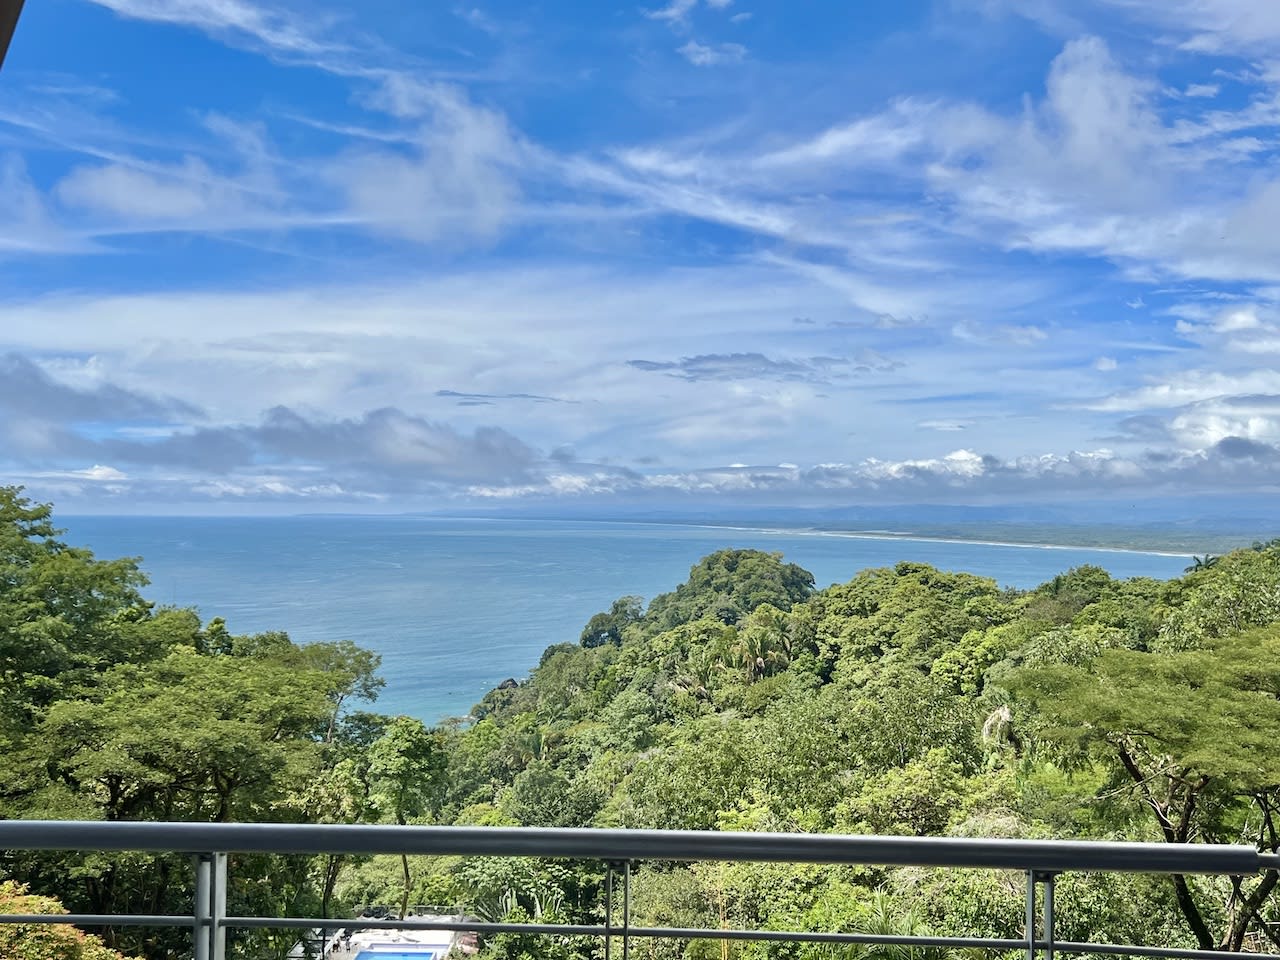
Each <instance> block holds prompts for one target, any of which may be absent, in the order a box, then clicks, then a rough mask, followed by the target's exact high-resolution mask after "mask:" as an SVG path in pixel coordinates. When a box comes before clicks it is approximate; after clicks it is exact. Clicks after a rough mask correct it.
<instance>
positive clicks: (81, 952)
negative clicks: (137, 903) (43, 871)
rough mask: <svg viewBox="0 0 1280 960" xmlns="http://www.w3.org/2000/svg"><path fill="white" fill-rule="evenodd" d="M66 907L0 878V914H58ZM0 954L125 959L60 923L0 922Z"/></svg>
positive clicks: (14, 958) (32, 958) (40, 959)
mask: <svg viewBox="0 0 1280 960" xmlns="http://www.w3.org/2000/svg"><path fill="white" fill-rule="evenodd" d="M66 912H67V910H66V908H65V907H64V906H63V905H62V904H61V903H59V902H58V901H57V900H54V899H53V898H51V897H38V896H34V895H32V894H30V893H28V892H27V889H26V888H25V887H23V886H21V885H20V884H17V883H14V882H13V881H11V880H3V881H0V913H25V914H42V913H47V914H58V913H66ZM0 957H4V958H5V960H127V958H126V957H125V956H124V955H123V954H120V953H118V952H116V951H115V950H112V949H111V948H110V947H108V946H107V945H106V944H104V943H103V942H102V940H101V939H99V938H98V937H95V936H93V935H91V934H87V933H82V932H81V931H79V930H77V929H76V928H75V927H71V926H67V925H66V924H61V923H4V924H0Z"/></svg>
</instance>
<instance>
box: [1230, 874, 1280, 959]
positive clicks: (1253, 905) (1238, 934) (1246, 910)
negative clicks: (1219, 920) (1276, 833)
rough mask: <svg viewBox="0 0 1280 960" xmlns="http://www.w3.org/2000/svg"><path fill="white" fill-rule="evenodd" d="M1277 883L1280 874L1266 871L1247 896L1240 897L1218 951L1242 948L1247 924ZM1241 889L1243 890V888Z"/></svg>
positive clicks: (1247, 927)
mask: <svg viewBox="0 0 1280 960" xmlns="http://www.w3.org/2000/svg"><path fill="white" fill-rule="evenodd" d="M1277 881H1280V873H1277V872H1276V871H1275V870H1268V871H1267V872H1266V874H1264V875H1263V877H1262V879H1261V880H1259V881H1258V884H1257V886H1255V887H1254V888H1253V890H1252V891H1251V892H1250V893H1249V895H1248V896H1247V897H1241V900H1240V909H1239V910H1237V911H1236V912H1235V915H1234V916H1233V917H1232V918H1231V926H1230V928H1229V929H1228V931H1227V935H1226V937H1225V942H1224V943H1223V944H1222V946H1221V947H1219V949H1221V950H1236V951H1238V950H1239V949H1240V948H1241V947H1243V946H1244V935H1245V934H1246V933H1248V932H1249V922H1250V921H1251V920H1252V919H1253V918H1254V917H1255V916H1257V913H1258V908H1259V907H1260V906H1262V901H1264V900H1266V899H1267V897H1268V896H1270V894H1271V891H1272V890H1274V889H1275V886H1276V882H1277ZM1241 889H1242V890H1243V887H1241Z"/></svg>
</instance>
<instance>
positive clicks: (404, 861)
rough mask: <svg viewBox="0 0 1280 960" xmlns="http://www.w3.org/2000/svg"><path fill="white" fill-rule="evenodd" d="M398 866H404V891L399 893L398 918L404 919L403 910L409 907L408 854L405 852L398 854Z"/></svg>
mask: <svg viewBox="0 0 1280 960" xmlns="http://www.w3.org/2000/svg"><path fill="white" fill-rule="evenodd" d="M400 866H401V867H403V868H404V892H403V893H401V895H400V919H401V920H403V919H404V915H405V911H406V910H408V909H409V855H408V854H407V853H402V854H400Z"/></svg>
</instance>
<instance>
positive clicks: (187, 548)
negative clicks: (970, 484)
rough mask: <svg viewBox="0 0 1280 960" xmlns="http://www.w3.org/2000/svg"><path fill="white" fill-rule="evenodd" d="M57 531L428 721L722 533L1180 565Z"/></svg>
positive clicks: (1110, 556)
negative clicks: (375, 669) (328, 663)
mask: <svg viewBox="0 0 1280 960" xmlns="http://www.w3.org/2000/svg"><path fill="white" fill-rule="evenodd" d="M60 523H61V525H62V526H64V527H66V529H67V535H66V538H65V539H66V540H67V541H68V542H70V543H73V544H76V545H80V546H87V547H89V548H90V549H92V550H93V551H94V552H95V553H96V554H98V555H99V556H101V557H119V556H140V557H142V558H143V564H142V566H143V569H144V570H145V571H146V573H147V574H148V575H149V576H150V578H151V586H150V588H149V589H148V591H147V595H148V597H149V598H150V599H152V600H155V601H157V602H159V603H165V604H176V605H180V606H195V607H198V608H199V610H200V612H201V614H202V615H203V616H204V617H206V618H209V617H213V616H221V617H224V618H225V619H226V621H227V623H228V626H229V627H230V629H231V630H232V631H233V632H236V633H250V632H255V631H260V630H286V631H288V633H289V635H290V636H291V637H293V639H294V640H297V641H301V642H308V641H315V640H340V639H349V640H353V641H355V642H356V643H358V644H360V645H361V646H365V647H369V648H371V649H373V650H376V651H378V652H379V653H380V654H381V655H382V674H383V676H384V677H385V678H386V681H387V685H386V689H385V690H384V691H383V694H382V696H381V697H380V699H379V700H378V702H377V704H376V709H378V710H379V711H382V712H386V713H406V714H410V715H412V716H417V717H421V718H422V719H424V720H426V721H427V722H435V721H438V720H440V719H441V718H443V717H447V716H460V715H464V714H466V713H467V711H468V710H469V709H470V708H471V706H472V705H473V704H474V703H475V702H476V701H477V700H478V699H479V698H480V697H481V696H482V695H483V694H484V693H485V691H487V690H489V689H490V688H491V687H493V686H495V685H496V684H498V683H500V682H501V681H502V680H504V679H505V678H507V677H517V678H518V677H523V676H526V675H527V674H528V673H529V671H530V669H531V668H532V667H534V666H535V665H536V664H537V662H538V658H539V656H540V655H541V653H542V651H543V649H544V648H545V647H547V646H548V645H549V644H552V643H561V642H564V641H570V642H576V641H577V639H578V634H579V633H580V631H581V630H582V626H583V624H585V623H586V621H587V620H588V619H589V618H590V617H591V615H592V614H593V613H596V612H597V611H599V610H602V609H605V608H607V607H608V605H609V604H610V603H611V602H612V601H613V600H614V599H615V598H617V597H619V596H622V595H623V594H638V595H640V596H642V597H644V598H646V599H649V598H651V597H653V596H654V595H655V594H657V593H661V592H664V591H667V590H671V589H673V588H674V587H675V586H676V585H677V584H679V583H680V582H682V581H683V580H684V579H685V577H686V576H687V575H688V572H689V568H690V567H691V566H692V565H693V564H694V563H696V562H697V561H698V560H699V559H700V558H701V557H703V556H705V555H706V554H708V553H710V552H712V551H713V550H718V549H720V548H722V547H754V548H757V549H761V550H770V551H780V552H781V553H783V554H784V555H785V557H786V559H787V560H790V561H793V562H795V563H798V564H800V565H801V566H803V567H805V568H806V569H808V570H810V571H812V572H813V574H814V575H815V577H816V578H817V582H818V586H820V587H821V586H826V585H828V584H831V583H837V582H843V581H845V580H848V579H849V578H850V577H852V576H853V575H854V574H855V573H856V572H857V571H858V570H861V569H862V568H864V567H872V566H886V565H892V564H894V563H897V562H898V561H901V560H915V561H923V562H925V563H931V564H933V565H935V566H937V567H941V568H943V569H946V570H965V571H969V572H971V573H977V574H982V575H984V576H989V577H994V578H995V579H996V580H997V581H999V582H1000V583H1001V584H1002V585H1006V586H1017V587H1030V586H1034V585H1036V584H1038V583H1042V582H1043V581H1045V580H1047V579H1049V578H1050V577H1052V576H1054V575H1055V574H1057V573H1061V572H1062V571H1064V570H1067V569H1068V568H1070V567H1074V566H1079V565H1080V564H1084V563H1092V564H1097V565H1099V566H1102V567H1105V568H1106V569H1108V570H1109V571H1111V574H1112V575H1113V576H1116V577H1131V576H1139V575H1141V576H1152V577H1160V578H1166V577H1173V576H1177V575H1178V574H1180V573H1181V572H1182V570H1183V568H1184V567H1185V566H1186V565H1187V563H1188V562H1189V558H1187V557H1181V556H1165V555H1160V554H1150V553H1135V552H1121V551H1105V550H1084V549H1075V548H1056V547H1017V546H1007V545H997V544H980V543H957V542H938V541H926V540H902V539H878V538H863V537H850V536H839V535H825V534H809V533H802V532H792V531H756V530H742V529H725V528H716V527H697V526H680V525H671V524H646V523H597V522H574V521H548V520H469V519H420V518H403V517H395V518H391V517H277V518H209V517H196V518H189V517H182V518H174V517H145V518H139V517H71V518H67V517H62V518H60Z"/></svg>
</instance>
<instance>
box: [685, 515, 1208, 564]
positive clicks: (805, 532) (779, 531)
mask: <svg viewBox="0 0 1280 960" xmlns="http://www.w3.org/2000/svg"><path fill="white" fill-rule="evenodd" d="M666 526H692V527H701V528H702V529H704V530H733V531H735V532H737V533H766V534H771V535H776V536H807V537H841V538H846V539H850V540H893V541H906V542H908V543H951V544H956V545H957V546H965V545H972V546H978V547H1017V548H1019V549H1022V550H1088V551H1094V552H1097V553H1136V554H1140V555H1142V556H1147V557H1177V558H1179V559H1190V558H1191V557H1193V556H1195V554H1193V553H1178V552H1174V551H1169V550H1139V549H1137V548H1136V547H1085V546H1080V545H1078V544H1070V543H1018V542H1015V541H1012V540H966V539H964V538H961V537H929V536H924V535H922V534H917V533H888V532H885V533H881V532H865V531H860V530H818V529H815V528H812V527H805V528H799V527H793V528H787V527H730V526H724V525H721V524H715V523H693V524H666Z"/></svg>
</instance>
